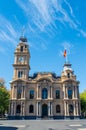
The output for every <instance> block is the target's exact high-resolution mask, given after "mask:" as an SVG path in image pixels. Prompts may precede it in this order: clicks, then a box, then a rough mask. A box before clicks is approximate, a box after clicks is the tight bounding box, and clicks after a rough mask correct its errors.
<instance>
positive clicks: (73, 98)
mask: <svg viewBox="0 0 86 130" xmlns="http://www.w3.org/2000/svg"><path fill="white" fill-rule="evenodd" d="M74 90H75V86H73V99H74V98H75V97H74V95H75V94H74V93H75V92H74Z"/></svg>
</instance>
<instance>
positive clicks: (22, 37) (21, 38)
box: [19, 26, 27, 42]
mask: <svg viewBox="0 0 86 130" xmlns="http://www.w3.org/2000/svg"><path fill="white" fill-rule="evenodd" d="M24 33H25V26H23V27H22V32H21V37H20V39H19V40H20V41H22V42H27V38H26V37H25V36H24Z"/></svg>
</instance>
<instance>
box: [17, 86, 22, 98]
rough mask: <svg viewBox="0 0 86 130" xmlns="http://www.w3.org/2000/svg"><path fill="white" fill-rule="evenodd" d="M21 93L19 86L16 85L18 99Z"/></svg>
mask: <svg viewBox="0 0 86 130" xmlns="http://www.w3.org/2000/svg"><path fill="white" fill-rule="evenodd" d="M21 93H22V89H21V86H18V87H17V99H20V98H21Z"/></svg>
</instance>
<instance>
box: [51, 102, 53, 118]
mask: <svg viewBox="0 0 86 130" xmlns="http://www.w3.org/2000/svg"><path fill="white" fill-rule="evenodd" d="M51 116H53V110H52V102H51Z"/></svg>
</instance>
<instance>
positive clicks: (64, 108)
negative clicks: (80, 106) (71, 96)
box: [64, 101, 67, 116]
mask: <svg viewBox="0 0 86 130" xmlns="http://www.w3.org/2000/svg"><path fill="white" fill-rule="evenodd" d="M64 112H65V113H64V115H65V116H67V113H66V101H64Z"/></svg>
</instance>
